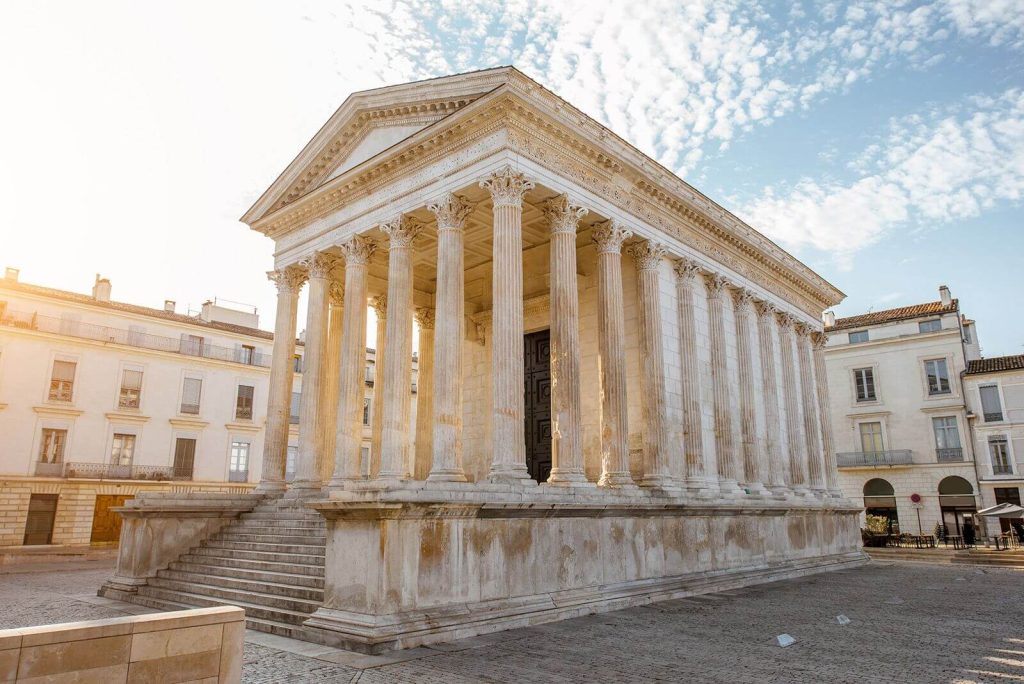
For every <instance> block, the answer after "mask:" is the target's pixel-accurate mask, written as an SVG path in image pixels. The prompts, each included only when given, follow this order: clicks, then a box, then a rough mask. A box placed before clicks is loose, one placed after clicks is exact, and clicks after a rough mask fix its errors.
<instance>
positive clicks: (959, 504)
mask: <svg viewBox="0 0 1024 684" xmlns="http://www.w3.org/2000/svg"><path fill="white" fill-rule="evenodd" d="M939 509H940V510H941V511H942V524H943V525H945V527H946V531H947V533H948V534H958V535H961V536H963V537H964V541H965V542H968V543H972V542H973V541H974V536H975V533H976V529H977V528H976V527H975V525H974V513H975V512H976V511H977V510H978V506H977V502H976V501H975V499H974V487H973V486H971V483H970V482H968V481H967V480H965V479H964V478H962V477H959V476H957V475H950V476H949V477H944V478H942V481H941V482H939Z"/></svg>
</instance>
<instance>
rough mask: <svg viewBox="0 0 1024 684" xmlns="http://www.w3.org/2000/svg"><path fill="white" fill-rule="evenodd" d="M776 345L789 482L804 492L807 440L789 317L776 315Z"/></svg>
mask: <svg viewBox="0 0 1024 684" xmlns="http://www.w3.org/2000/svg"><path fill="white" fill-rule="evenodd" d="M779 347H780V351H781V353H782V389H783V395H784V397H785V402H786V434H787V436H788V442H789V485H790V488H791V489H792V490H793V492H794V493H796V494H799V495H804V496H805V495H807V493H808V490H807V441H806V438H805V437H804V430H803V416H802V415H801V413H800V396H799V394H798V392H799V390H798V389H797V379H796V369H795V362H794V360H795V357H796V350H795V349H794V344H793V318H792V317H791V316H789V315H788V314H780V315H779Z"/></svg>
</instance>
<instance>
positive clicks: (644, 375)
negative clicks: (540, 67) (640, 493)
mask: <svg viewBox="0 0 1024 684" xmlns="http://www.w3.org/2000/svg"><path fill="white" fill-rule="evenodd" d="M666 252H667V250H666V249H665V247H664V246H663V245H660V244H658V243H655V242H651V241H650V240H645V241H643V242H639V243H637V244H635V245H632V246H631V247H630V248H629V253H630V255H631V256H632V257H633V259H634V260H635V262H636V271H637V300H638V301H637V304H638V306H639V309H640V311H639V313H640V316H639V318H640V387H641V391H640V393H641V399H642V401H641V406H642V410H643V437H644V476H643V478H642V479H641V480H640V486H642V487H657V488H660V489H678V488H679V479H678V478H677V477H676V476H674V475H673V474H672V468H671V461H672V460H674V459H672V458H671V454H670V449H671V448H672V446H674V445H670V443H669V438H668V396H667V394H666V390H665V344H664V339H663V336H662V325H661V286H660V283H659V282H658V267H659V266H660V264H661V260H662V258H664V256H665V254H666Z"/></svg>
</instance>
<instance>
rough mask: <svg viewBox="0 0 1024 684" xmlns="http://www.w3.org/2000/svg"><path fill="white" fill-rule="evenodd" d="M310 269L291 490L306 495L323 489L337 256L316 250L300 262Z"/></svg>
mask: <svg viewBox="0 0 1024 684" xmlns="http://www.w3.org/2000/svg"><path fill="white" fill-rule="evenodd" d="M301 264H302V266H304V267H305V268H306V269H307V270H308V271H309V301H308V302H307V304H306V306H307V311H306V344H305V351H304V352H303V355H302V397H301V400H300V402H299V450H298V454H297V456H296V459H295V480H294V481H293V482H292V484H291V489H292V490H294V491H295V493H296V494H297V495H306V494H307V493H309V492H312V491H316V490H318V489H320V487H321V486H322V485H323V481H322V480H321V479H320V473H321V470H320V468H318V465H319V463H320V459H322V458H323V453H324V449H325V447H326V444H325V442H326V440H325V433H326V429H325V428H326V426H325V425H323V422H322V421H323V419H324V415H323V412H322V411H321V410H320V399H321V386H322V381H323V375H324V367H325V366H326V362H327V359H326V352H327V304H328V289H329V288H330V277H331V269H333V268H334V267H335V265H336V264H337V258H336V257H333V256H331V255H329V254H324V253H323V252H317V253H316V254H313V255H312V256H310V257H308V258H306V259H303V260H302V262H301Z"/></svg>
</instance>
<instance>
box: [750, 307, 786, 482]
mask: <svg viewBox="0 0 1024 684" xmlns="http://www.w3.org/2000/svg"><path fill="white" fill-rule="evenodd" d="M776 313H778V312H777V311H776V309H775V307H774V306H772V305H771V304H769V303H768V302H758V303H757V340H758V344H759V346H760V351H761V382H762V386H763V388H764V392H763V396H764V410H765V416H764V417H765V421H764V422H765V441H766V444H767V445H768V469H767V478H768V488H769V489H770V490H771V491H772V493H774V494H775V495H776V496H785V494H786V491H787V489H788V488H787V487H786V482H787V480H788V477H787V476H786V473H787V471H788V470H789V463H788V461H787V460H786V459H784V458H783V454H782V444H781V442H782V440H781V439H780V437H781V435H780V431H781V430H784V429H785V426H783V425H780V424H779V381H778V374H777V372H776V368H775V338H774V336H773V334H772V332H773V330H774V328H775V315H776Z"/></svg>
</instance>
